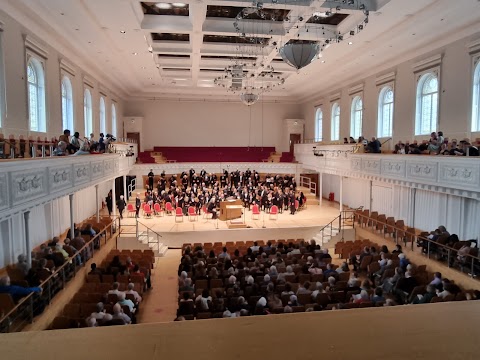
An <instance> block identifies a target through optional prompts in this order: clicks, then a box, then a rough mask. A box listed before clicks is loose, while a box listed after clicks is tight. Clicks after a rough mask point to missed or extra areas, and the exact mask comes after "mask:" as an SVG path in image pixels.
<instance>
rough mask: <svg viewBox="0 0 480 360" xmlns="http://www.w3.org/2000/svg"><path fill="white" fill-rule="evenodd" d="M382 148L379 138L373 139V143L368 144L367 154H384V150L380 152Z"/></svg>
mask: <svg viewBox="0 0 480 360" xmlns="http://www.w3.org/2000/svg"><path fill="white" fill-rule="evenodd" d="M381 147H382V144H381V143H380V141H378V139H377V138H375V137H372V141H370V142H369V143H368V144H367V146H366V148H365V152H368V153H374V154H379V153H381V152H382V150H380V148H381Z"/></svg>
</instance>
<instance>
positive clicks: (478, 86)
mask: <svg viewBox="0 0 480 360" xmlns="http://www.w3.org/2000/svg"><path fill="white" fill-rule="evenodd" d="M472 131H480V61H479V62H478V64H477V66H476V67H475V72H474V74H473V106H472Z"/></svg>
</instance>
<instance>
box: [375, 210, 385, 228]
mask: <svg viewBox="0 0 480 360" xmlns="http://www.w3.org/2000/svg"><path fill="white" fill-rule="evenodd" d="M386 222H387V218H386V216H385V215H384V214H382V215H378V218H377V224H376V226H375V229H376V230H380V231H383V230H384V228H385V223H386Z"/></svg>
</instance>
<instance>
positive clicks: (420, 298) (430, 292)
mask: <svg viewBox="0 0 480 360" xmlns="http://www.w3.org/2000/svg"><path fill="white" fill-rule="evenodd" d="M435 296H436V292H435V287H434V286H433V285H431V284H428V285H427V292H426V293H425V294H423V295H421V294H418V295H417V296H416V297H415V298H414V299H413V300H412V304H428V303H430V301H431V300H432V299H433V298H434V297H435Z"/></svg>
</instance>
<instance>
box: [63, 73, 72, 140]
mask: <svg viewBox="0 0 480 360" xmlns="http://www.w3.org/2000/svg"><path fill="white" fill-rule="evenodd" d="M62 124H63V129H64V130H65V129H68V130H70V131H73V130H75V129H74V128H73V90H72V83H71V81H70V79H69V78H68V76H64V77H63V79H62Z"/></svg>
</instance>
